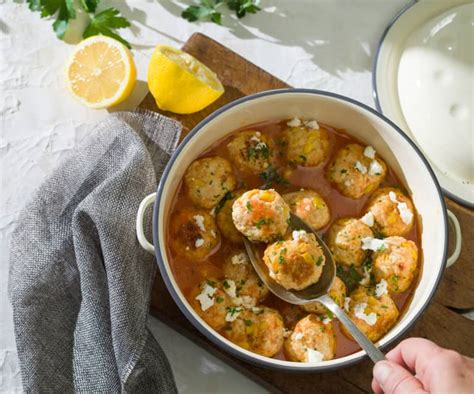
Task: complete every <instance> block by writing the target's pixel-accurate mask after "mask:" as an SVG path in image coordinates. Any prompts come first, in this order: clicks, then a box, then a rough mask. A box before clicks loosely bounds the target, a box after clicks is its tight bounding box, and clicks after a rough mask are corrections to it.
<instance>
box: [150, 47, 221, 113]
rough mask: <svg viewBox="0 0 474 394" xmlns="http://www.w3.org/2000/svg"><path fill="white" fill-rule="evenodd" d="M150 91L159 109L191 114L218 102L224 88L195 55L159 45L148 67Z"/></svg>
mask: <svg viewBox="0 0 474 394" xmlns="http://www.w3.org/2000/svg"><path fill="white" fill-rule="evenodd" d="M148 88H149V89H150V92H151V94H152V95H153V97H154V98H155V101H156V105H157V106H158V108H160V109H162V110H166V111H171V112H174V113H177V114H190V113H193V112H197V111H200V110H202V109H203V108H205V107H207V106H208V105H209V104H211V103H213V102H214V101H215V100H217V99H218V98H219V97H220V96H221V95H222V93H224V87H223V86H222V84H221V82H220V81H219V79H218V78H217V76H216V74H215V73H214V72H212V71H211V70H210V69H209V68H208V67H206V66H205V65H204V64H202V63H201V62H200V61H199V60H197V59H195V58H194V57H192V56H191V55H189V54H187V53H185V52H183V51H181V50H179V49H176V48H172V47H169V46H166V45H158V46H157V47H156V48H155V50H154V52H153V54H152V56H151V60H150V64H149V66H148Z"/></svg>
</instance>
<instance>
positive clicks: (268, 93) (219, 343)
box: [153, 88, 448, 372]
mask: <svg viewBox="0 0 474 394" xmlns="http://www.w3.org/2000/svg"><path fill="white" fill-rule="evenodd" d="M285 93H306V94H314V95H318V96H327V97H332V98H335V99H339V100H341V101H345V102H348V103H351V104H354V105H356V106H359V107H361V108H363V109H365V110H367V111H369V112H370V113H372V114H373V115H375V116H377V117H378V118H380V119H382V120H383V121H384V122H386V123H388V124H389V125H390V126H392V128H393V129H395V130H396V131H397V132H398V133H399V134H400V135H401V136H402V137H403V138H404V139H405V140H406V141H407V142H408V143H409V144H410V145H411V147H412V148H413V149H414V150H415V152H416V153H417V154H418V156H419V157H420V159H421V160H422V161H423V163H424V164H425V166H426V168H427V170H428V172H429V173H430V175H431V178H432V180H433V183H434V184H435V187H436V189H437V191H438V198H439V201H440V204H441V207H442V208H443V209H442V214H443V222H444V230H445V239H444V252H443V256H442V260H443V262H444V264H442V266H441V268H440V270H439V272H438V276H437V278H436V282H435V285H434V286H433V288H432V290H431V293H430V294H429V296H428V299H427V301H426V303H425V304H424V305H423V306H422V307H421V308H420V311H419V312H418V313H417V315H416V316H415V317H414V318H413V320H412V321H411V322H409V323H408V324H407V326H406V327H405V328H404V329H403V330H402V331H401V332H400V333H399V334H398V335H397V336H396V337H394V338H393V339H392V340H390V341H389V342H388V343H386V344H385V345H384V346H382V348H383V349H384V348H386V347H388V346H389V345H390V344H392V343H394V342H395V341H397V340H398V339H399V338H400V337H401V336H403V335H404V334H405V333H406V332H407V331H408V330H409V329H410V328H411V327H412V326H413V324H414V323H415V322H416V321H417V320H418V319H419V318H420V316H421V315H422V314H423V312H424V311H425V310H426V308H427V306H428V305H429V303H430V301H431V299H432V298H433V296H434V294H435V292H436V289H437V288H438V285H439V282H440V280H441V276H442V274H443V272H444V269H445V267H446V261H447V259H446V256H447V248H448V222H447V214H446V206H445V203H444V199H443V195H442V191H441V188H440V186H439V183H438V180H437V179H436V176H435V174H434V172H433V170H432V168H431V166H430V164H429V162H428V160H427V159H426V158H425V157H424V155H423V154H422V153H421V151H420V149H419V148H418V147H417V146H416V145H415V144H414V143H413V141H412V140H411V139H410V138H409V137H408V136H407V135H406V134H405V133H404V132H403V131H402V130H401V129H400V128H399V127H398V126H397V125H396V124H395V123H393V122H392V121H391V120H389V119H388V118H387V117H385V116H384V115H383V114H381V113H379V112H377V111H376V110H374V109H373V108H371V107H369V106H367V105H365V104H363V103H360V102H358V101H356V100H353V99H351V98H348V97H344V96H341V95H339V94H336V93H331V92H326V91H321V90H313V89H296V88H295V89H291V88H289V89H276V90H267V91H264V92H260V93H256V94H253V95H250V96H246V97H242V98H240V99H237V100H235V101H233V102H231V103H229V104H226V105H225V106H223V107H222V108H220V109H218V110H217V111H215V112H213V113H212V114H210V115H209V116H208V117H206V118H205V119H204V120H202V121H201V122H200V123H199V124H198V125H196V126H195V127H194V128H193V129H192V130H191V132H190V133H189V134H188V135H187V136H186V137H185V138H184V140H183V141H182V142H181V144H180V145H179V146H178V148H177V149H176V151H175V152H174V154H173V155H172V157H171V159H170V161H169V162H168V164H167V165H166V167H165V170H164V172H163V175H162V177H161V180H160V183H159V185H158V189H157V195H156V200H155V204H154V207H153V244H154V245H155V255H156V259H157V263H158V267H159V269H160V273H161V276H162V278H163V280H164V282H165V284H166V287H167V288H168V291H169V292H170V294H171V296H172V297H173V299H174V301H175V302H176V304H177V305H178V307H179V309H180V310H181V312H182V313H183V314H184V315H185V316H186V318H187V319H188V320H189V321H190V322H191V323H192V324H193V326H194V327H195V328H197V329H198V330H199V331H200V332H201V334H203V335H204V336H205V337H207V339H209V340H210V341H211V342H213V343H214V344H215V345H217V346H218V347H220V348H221V349H223V350H225V351H226V352H228V353H230V354H232V355H233V356H235V357H237V358H239V359H241V360H244V361H247V362H249V363H252V364H254V365H258V366H260V367H264V368H271V369H278V370H285V371H292V372H322V371H330V370H334V369H339V368H343V367H347V366H349V365H353V364H355V363H357V362H359V361H360V360H361V359H363V358H365V357H367V356H366V355H365V354H364V355H361V356H358V357H357V358H355V359H354V360H350V361H347V362H345V363H344V364H342V365H338V366H324V365H321V366H313V367H301V364H297V365H299V366H298V367H296V366H295V367H292V366H283V365H275V364H271V363H270V361H268V362H267V361H263V360H260V359H257V358H254V357H252V356H249V355H247V354H245V353H243V352H241V351H239V350H237V348H234V347H231V346H229V345H228V344H226V343H225V342H224V341H222V340H220V339H218V337H216V336H214V335H212V334H211V333H210V332H209V331H208V329H207V328H206V327H204V326H203V325H202V324H201V323H200V322H199V321H198V320H197V319H196V318H195V317H194V316H193V315H192V314H191V313H190V311H189V310H188V309H187V307H186V306H185V305H184V303H182V302H181V300H180V297H179V295H178V293H177V290H176V289H175V288H174V287H173V284H172V283H171V280H170V278H169V277H168V273H167V271H166V268H165V264H164V261H163V259H162V256H161V250H163V253H166V252H165V246H164V245H161V244H160V243H159V239H158V222H159V219H160V218H159V206H160V202H161V198H162V193H163V186H164V183H165V182H166V179H167V178H168V175H169V172H170V170H171V168H172V166H173V164H174V162H175V161H176V159H177V157H178V156H179V154H180V153H181V151H182V150H183V148H184V146H186V144H187V143H188V142H189V141H190V140H191V139H192V138H193V137H194V135H195V134H196V133H197V132H198V131H199V130H201V129H202V128H203V127H204V126H205V125H206V124H207V123H209V122H210V121H212V120H213V119H214V118H216V117H217V116H219V115H220V114H222V113H223V112H225V111H227V110H228V109H230V108H233V107H235V106H237V105H239V104H241V103H244V102H247V101H251V100H255V99H257V98H260V97H266V96H272V95H278V94H285ZM269 360H270V359H269ZM295 364H296V363H295Z"/></svg>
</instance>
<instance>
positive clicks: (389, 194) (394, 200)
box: [388, 191, 398, 204]
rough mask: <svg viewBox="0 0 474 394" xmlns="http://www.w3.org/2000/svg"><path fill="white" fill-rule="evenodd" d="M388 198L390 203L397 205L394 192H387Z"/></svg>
mask: <svg viewBox="0 0 474 394" xmlns="http://www.w3.org/2000/svg"><path fill="white" fill-rule="evenodd" d="M388 198H390V201H392V202H394V203H395V204H398V200H397V195H396V194H395V192H392V191H390V192H388Z"/></svg>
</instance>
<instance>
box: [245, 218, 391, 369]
mask: <svg viewBox="0 0 474 394" xmlns="http://www.w3.org/2000/svg"><path fill="white" fill-rule="evenodd" d="M290 223H291V226H292V227H293V228H294V229H298V230H305V231H306V232H307V233H313V234H314V236H315V237H316V240H317V241H318V243H319V245H320V246H321V248H322V250H323V253H324V256H325V257H326V263H325V264H324V266H323V272H322V274H321V277H320V278H319V281H318V282H317V283H315V284H314V285H311V286H309V287H307V288H306V289H303V290H287V289H285V288H284V287H282V286H280V285H279V284H278V283H276V282H275V281H274V280H273V279H272V278H270V275H269V274H268V269H267V267H266V266H265V263H264V262H263V261H262V259H261V258H260V257H258V256H259V255H258V252H256V250H255V245H254V244H253V243H252V242H250V241H249V240H248V239H247V238H246V237H243V239H244V244H245V249H246V251H247V254H248V255H249V258H250V261H251V262H252V265H253V267H254V268H255V271H256V272H257V275H258V276H259V277H260V279H261V280H262V281H263V283H265V285H266V286H267V287H268V288H269V289H270V291H271V292H272V293H273V294H275V295H276V296H277V297H278V298H281V299H282V300H283V301H286V302H288V303H290V304H296V305H301V304H308V303H310V302H314V301H319V302H320V303H321V304H323V305H324V306H325V307H326V308H328V309H329V310H330V311H331V312H332V313H334V315H335V316H336V317H337V318H338V319H339V321H340V322H341V323H342V324H344V326H346V328H347V329H348V330H349V332H350V333H351V335H352V337H353V338H354V339H355V340H356V341H357V343H358V344H359V345H360V347H361V348H362V349H364V350H365V352H366V353H367V355H368V356H369V357H370V358H371V360H372V361H373V362H374V363H376V362H378V361H381V360H384V359H385V356H384V355H383V353H382V352H381V351H380V350H379V349H377V348H376V347H375V345H374V344H373V343H372V342H371V341H370V340H369V339H368V338H367V337H366V336H365V334H364V333H362V331H360V330H359V329H358V328H357V326H356V325H355V324H354V323H353V322H352V320H351V319H350V318H349V316H347V314H346V312H345V311H344V310H343V309H341V308H340V307H339V305H337V304H336V303H335V302H334V300H333V299H332V298H331V297H329V296H328V291H329V289H330V287H331V285H332V282H333V281H334V278H335V277H336V264H335V262H334V258H333V257H332V254H331V252H330V251H329V248H328V246H327V245H326V243H325V242H324V241H323V240H322V239H321V237H319V235H318V234H317V233H316V232H315V231H314V230H313V229H312V228H311V227H310V226H309V225H308V224H306V223H305V222H304V221H303V220H301V219H300V218H299V217H298V216H296V215H293V214H291V216H290Z"/></svg>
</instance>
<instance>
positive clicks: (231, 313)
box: [225, 308, 242, 322]
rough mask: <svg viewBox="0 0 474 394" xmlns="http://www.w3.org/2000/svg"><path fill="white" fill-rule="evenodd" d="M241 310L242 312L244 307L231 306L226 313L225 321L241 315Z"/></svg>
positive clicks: (233, 319)
mask: <svg viewBox="0 0 474 394" xmlns="http://www.w3.org/2000/svg"><path fill="white" fill-rule="evenodd" d="M240 312H242V308H229V309H228V312H227V314H226V315H225V321H228V322H233V321H235V320H236V319H237V318H238V317H239V315H240Z"/></svg>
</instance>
